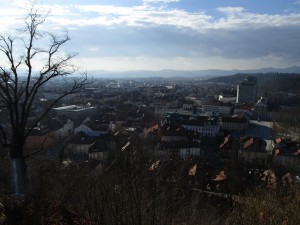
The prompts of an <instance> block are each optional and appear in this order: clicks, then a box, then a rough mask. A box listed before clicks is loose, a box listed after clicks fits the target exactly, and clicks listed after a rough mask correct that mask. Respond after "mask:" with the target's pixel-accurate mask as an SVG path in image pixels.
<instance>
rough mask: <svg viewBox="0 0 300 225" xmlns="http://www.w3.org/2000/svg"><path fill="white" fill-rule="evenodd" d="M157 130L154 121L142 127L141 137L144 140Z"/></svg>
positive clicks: (156, 124)
mask: <svg viewBox="0 0 300 225" xmlns="http://www.w3.org/2000/svg"><path fill="white" fill-rule="evenodd" d="M157 130H158V123H157V122H156V121H151V122H148V123H146V124H145V125H144V128H143V133H142V137H143V138H146V137H147V136H148V134H149V133H151V132H154V131H157Z"/></svg>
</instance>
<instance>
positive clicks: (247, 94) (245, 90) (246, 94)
mask: <svg viewBox="0 0 300 225" xmlns="http://www.w3.org/2000/svg"><path fill="white" fill-rule="evenodd" d="M256 99H257V77H252V76H249V77H247V78H246V80H245V81H243V82H242V83H241V84H240V85H238V86H237V100H236V102H237V103H240V104H249V103H251V104H252V103H256Z"/></svg>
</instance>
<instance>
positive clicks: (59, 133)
mask: <svg viewBox="0 0 300 225" xmlns="http://www.w3.org/2000/svg"><path fill="white" fill-rule="evenodd" d="M73 132H74V122H73V121H72V120H70V119H68V120H67V121H66V123H65V124H63V125H62V127H61V128H60V129H58V130H56V131H55V136H56V137H57V138H65V137H69V136H70V135H71V134H72V133H73Z"/></svg>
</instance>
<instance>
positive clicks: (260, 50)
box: [0, 0, 300, 71]
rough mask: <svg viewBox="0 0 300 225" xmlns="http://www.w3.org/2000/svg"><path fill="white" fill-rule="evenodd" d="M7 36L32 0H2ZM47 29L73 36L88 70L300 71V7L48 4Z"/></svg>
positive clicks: (107, 1) (212, 2) (109, 1)
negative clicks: (262, 69)
mask: <svg viewBox="0 0 300 225" xmlns="http://www.w3.org/2000/svg"><path fill="white" fill-rule="evenodd" d="M1 3H2V4H1V9H0V18H1V19H0V32H1V33H11V32H12V31H13V29H12V28H18V27H19V26H21V23H22V21H21V20H20V19H18V18H22V17H23V15H24V14H26V11H25V10H26V8H28V5H30V4H29V1H27V0H14V1H11V0H4V1H1ZM43 7H44V8H45V10H46V11H47V10H50V11H51V12H50V14H49V16H48V19H47V23H45V24H43V29H44V30H51V31H53V30H56V31H57V32H58V33H59V32H61V31H64V30H68V31H69V35H70V37H71V39H72V40H71V41H70V42H68V45H67V46H66V50H67V51H71V52H78V53H79V55H78V56H77V57H76V58H75V59H74V60H75V63H76V65H78V66H80V68H81V69H83V70H107V71H129V70H163V69H172V70H204V69H225V70H232V69H258V68H264V67H274V68H284V67H290V66H299V65H300V58H299V57H300V55H299V50H300V49H299V48H300V47H299V44H297V43H298V40H299V39H300V1H299V0H298V1H296V0H285V1H283V0H272V1H269V0H267V1H259V0H251V1H243V0H241V1H237V0H236V1H233V0H228V1H219V0H209V1H208V0H203V1H199V0H190V1H183V0H130V1H129V0H122V1H121V0H118V1H117V0H103V1H96V0H88V1H86V0H72V1H58V0H47V1H44V2H43Z"/></svg>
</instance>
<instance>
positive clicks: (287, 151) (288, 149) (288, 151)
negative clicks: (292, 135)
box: [273, 137, 300, 156]
mask: <svg viewBox="0 0 300 225" xmlns="http://www.w3.org/2000/svg"><path fill="white" fill-rule="evenodd" d="M274 143H275V144H274V147H273V155H274V156H278V155H285V156H289V155H290V156H291V155H300V143H299V142H295V141H291V140H286V139H283V138H280V137H279V138H276V139H275V141H274Z"/></svg>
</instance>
